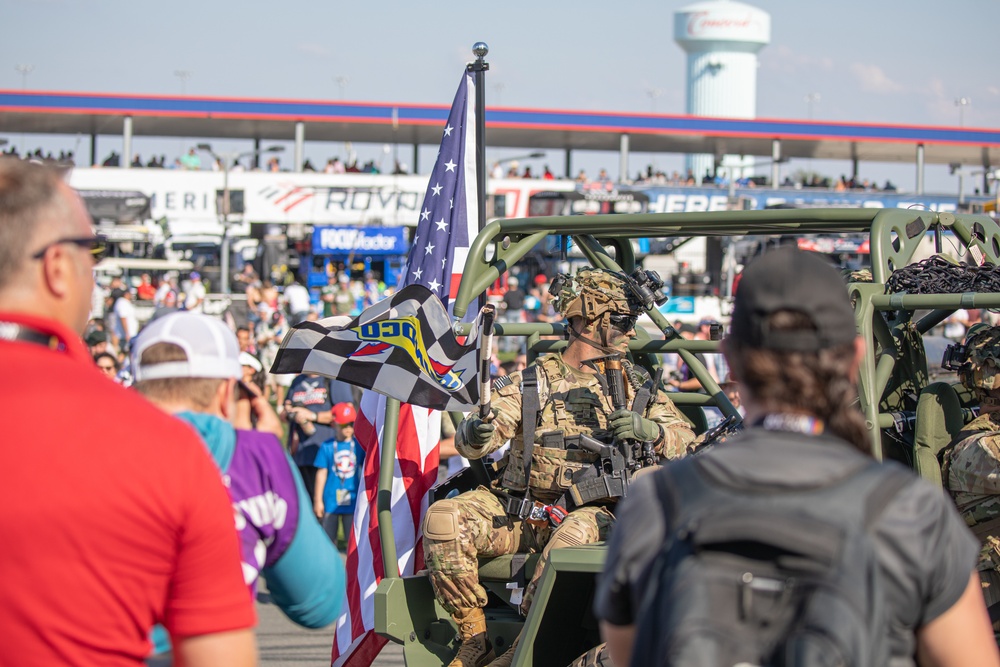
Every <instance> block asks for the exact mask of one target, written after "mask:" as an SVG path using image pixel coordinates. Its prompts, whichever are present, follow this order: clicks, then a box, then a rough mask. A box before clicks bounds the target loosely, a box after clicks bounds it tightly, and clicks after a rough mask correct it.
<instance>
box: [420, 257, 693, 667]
mask: <svg viewBox="0 0 1000 667" xmlns="http://www.w3.org/2000/svg"><path fill="white" fill-rule="evenodd" d="M627 280H629V278H627V277H625V276H624V275H622V274H617V273H612V272H610V271H606V270H601V269H583V270H580V271H579V272H578V273H577V274H576V276H575V278H574V277H570V276H568V275H564V276H562V277H561V279H560V282H559V283H558V285H559V287H558V288H557V289H554V290H553V292H554V293H557V294H558V301H557V307H558V309H559V311H560V312H561V313H562V315H563V316H564V317H565V318H566V320H567V322H568V329H569V344H568V346H567V347H566V349H565V350H564V351H563V352H562V353H560V354H548V355H544V356H542V357H539V358H538V359H537V360H536V361H535V362H534V363H533V364H531V365H530V366H529V367H528V368H526V369H525V370H524V371H519V372H514V373H511V374H510V375H509V376H504V377H501V378H499V379H498V380H497V381H496V382H495V397H494V400H493V402H492V413H491V415H490V416H489V417H488V418H487V419H480V418H479V416H478V414H475V415H472V416H469V417H467V418H466V419H465V420H463V421H462V422H461V423H460V424H459V425H458V428H457V433H456V436H455V447H456V449H457V450H458V452H459V453H460V454H462V455H463V456H465V457H467V458H469V459H481V458H483V457H485V456H487V455H488V454H490V453H492V452H494V451H496V450H497V449H499V448H500V447H501V446H503V445H504V443H506V442H507V441H508V440H509V441H510V443H511V447H510V453H509V457H508V461H507V464H506V468H505V469H504V472H503V475H502V476H501V478H500V479H498V480H497V481H496V482H495V488H486V487H479V488H477V489H475V490H473V491H468V492H466V493H463V494H461V495H459V496H457V497H455V498H448V499H444V500H440V501H438V502H436V503H434V504H433V505H432V506H431V507H430V509H429V510H428V511H427V514H426V516H425V519H424V524H423V535H424V551H425V557H426V562H427V566H428V569H429V570H430V581H431V585H432V586H433V588H434V594H435V597H436V598H437V600H438V602H440V604H441V605H442V606H443V607H444V608H445V609H446V610H447V611H448V612H449V613H451V614H452V617H453V618H454V620H455V623H456V624H457V625H458V629H459V637H460V639H461V640H462V644H461V647H460V648H459V651H458V654H457V655H456V657H455V659H454V660H453V661H452V662H451V663H450V667H472V666H473V665H475V666H476V667H480V666H481V665H487V664H490V665H494V666H506V665H510V664H511V661H512V659H513V656H514V652H515V650H516V647H517V642H516V640H515V641H514V642H512V645H511V646H510V648H509V649H508V650H507V651H506V652H505V653H504V654H503V655H501V656H500V657H499V658H496V660H493V656H494V652H493V650H492V646H491V644H490V641H489V639H487V636H486V620H485V616H484V613H483V607H485V605H486V591H485V589H484V588H483V587H482V586H481V585H480V583H479V573H478V567H479V566H478V563H477V557H495V556H500V555H504V554H513V553H525V552H537V551H541V552H542V557H541V559H540V561H539V565H538V567H536V569H535V572H534V573H533V576H532V577H531V580H530V582H529V583H528V584H527V586H526V587H525V589H524V592H523V596H522V597H521V600H520V606H521V609H522V611H523V612H525V613H527V610H528V608H529V607H530V605H531V600H532V596H533V594H534V592H535V588H536V586H537V584H538V580H539V578H540V577H541V574H542V572H543V570H544V566H545V563H546V562H547V558H548V554H549V552H550V551H551V550H552V549H554V548H558V547H562V546H570V545H580V544H588V543H592V542H597V541H599V540H603V539H605V538H606V536H607V533H608V528H609V527H610V526H611V524H612V522H613V521H614V516H613V515H612V509H613V508H614V506H615V503H616V501H617V500H618V498H617V497H608V496H604V497H593V496H590V495H587V494H585V493H582V492H581V491H580V488H576V489H574V487H576V486H577V482H578V480H581V479H582V478H583V477H584V476H586V474H587V473H588V472H591V471H594V470H595V469H596V466H595V465H594V464H595V462H597V460H598V455H597V454H595V453H592V452H591V451H588V450H586V449H583V448H582V447H581V445H580V444H579V441H580V436H581V435H584V436H590V437H592V438H594V439H596V440H598V441H600V442H601V443H603V444H607V443H611V442H612V441H619V442H620V441H623V440H628V441H632V442H638V443H643V444H644V445H648V446H650V447H651V449H652V451H654V452H655V455H656V456H658V457H662V458H666V459H672V458H677V457H680V456H683V455H684V454H685V452H686V449H687V445H688V444H689V443H691V442H692V441H693V440H694V432H693V431H692V430H691V428H690V426H689V424H688V422H687V421H685V419H684V417H683V416H682V415H681V413H680V411H679V410H678V409H677V407H676V406H675V405H674V404H673V403H672V402H671V400H670V398H669V397H668V396H667V394H666V392H664V391H662V390H661V389H660V388H659V387H655V386H653V384H654V383H653V381H652V379H650V378H649V376H648V374H646V372H645V371H643V370H642V369H640V368H638V367H636V366H633V365H632V364H631V363H630V362H628V360H623V361H622V366H623V370H624V375H625V377H624V378H623V385H624V390H625V402H626V405H627V407H625V408H621V409H617V410H616V409H615V407H614V405H613V404H612V401H611V398H610V395H609V389H608V387H607V386H606V384H607V380H606V379H605V377H604V376H603V375H602V374H601V373H600V372H598V371H603V369H602V367H601V366H602V364H603V363H604V361H605V360H607V359H608V358H609V356H613V357H614V358H616V359H617V358H618V357H620V356H624V354H625V353H627V352H628V343H629V341H630V340H631V339H632V338H633V337H634V336H635V331H634V327H635V321H636V318H637V317H638V315H639V313H640V312H641V306H640V305H639V304H638V303H635V302H634V301H633V299H632V298H630V295H629V291H628V288H627V285H626V281H627ZM609 363H610V362H609ZM574 490H575V491H576V494H575V498H576V499H575V500H574V499H573V498H574V493H573V492H574ZM516 595H521V591H520V590H518V591H517V592H516ZM512 602H513V603H514V604H518V601H517V599H512ZM491 661H492V662H491Z"/></svg>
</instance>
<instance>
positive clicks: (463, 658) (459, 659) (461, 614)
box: [448, 607, 496, 667]
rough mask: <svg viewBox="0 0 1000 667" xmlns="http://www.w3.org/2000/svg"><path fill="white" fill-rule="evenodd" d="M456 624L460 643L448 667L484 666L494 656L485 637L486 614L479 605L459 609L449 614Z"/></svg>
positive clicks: (490, 645)
mask: <svg viewBox="0 0 1000 667" xmlns="http://www.w3.org/2000/svg"><path fill="white" fill-rule="evenodd" d="M451 617H452V618H453V619H455V624H456V625H457V626H458V636H459V638H460V639H461V640H462V645H461V646H459V647H458V654H457V655H456V656H455V659H454V660H452V661H451V662H450V663H448V667H485V665H488V664H489V663H490V661H491V660H493V658H494V657H495V655H496V654H495V653H494V652H493V645H492V644H490V640H489V639H488V638H487V637H486V614H484V613H483V610H482V609H481V608H479V607H474V608H472V609H459V610H458V611H456V612H455V613H454V614H452V615H451Z"/></svg>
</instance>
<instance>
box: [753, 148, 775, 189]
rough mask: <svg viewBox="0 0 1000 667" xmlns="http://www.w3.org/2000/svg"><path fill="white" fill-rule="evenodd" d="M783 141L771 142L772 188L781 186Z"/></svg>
mask: <svg viewBox="0 0 1000 667" xmlns="http://www.w3.org/2000/svg"><path fill="white" fill-rule="evenodd" d="M754 175H755V176H756V174H754ZM780 179H781V140H780V139H772V140H771V187H772V188H776V187H779V186H780V185H781V182H780Z"/></svg>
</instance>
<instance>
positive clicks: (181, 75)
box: [174, 69, 194, 95]
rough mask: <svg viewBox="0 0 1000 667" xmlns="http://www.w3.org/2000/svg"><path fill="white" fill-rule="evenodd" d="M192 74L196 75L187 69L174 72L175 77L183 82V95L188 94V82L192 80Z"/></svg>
mask: <svg viewBox="0 0 1000 667" xmlns="http://www.w3.org/2000/svg"><path fill="white" fill-rule="evenodd" d="M192 74H194V72H192V71H191V70H187V69H175V70H174V76H176V77H177V78H178V79H180V80H181V95H184V94H186V93H187V80H188V79H190V78H191V75H192Z"/></svg>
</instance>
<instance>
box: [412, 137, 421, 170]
mask: <svg viewBox="0 0 1000 667" xmlns="http://www.w3.org/2000/svg"><path fill="white" fill-rule="evenodd" d="M410 173H411V174H419V173H420V144H413V169H411V170H410Z"/></svg>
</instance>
